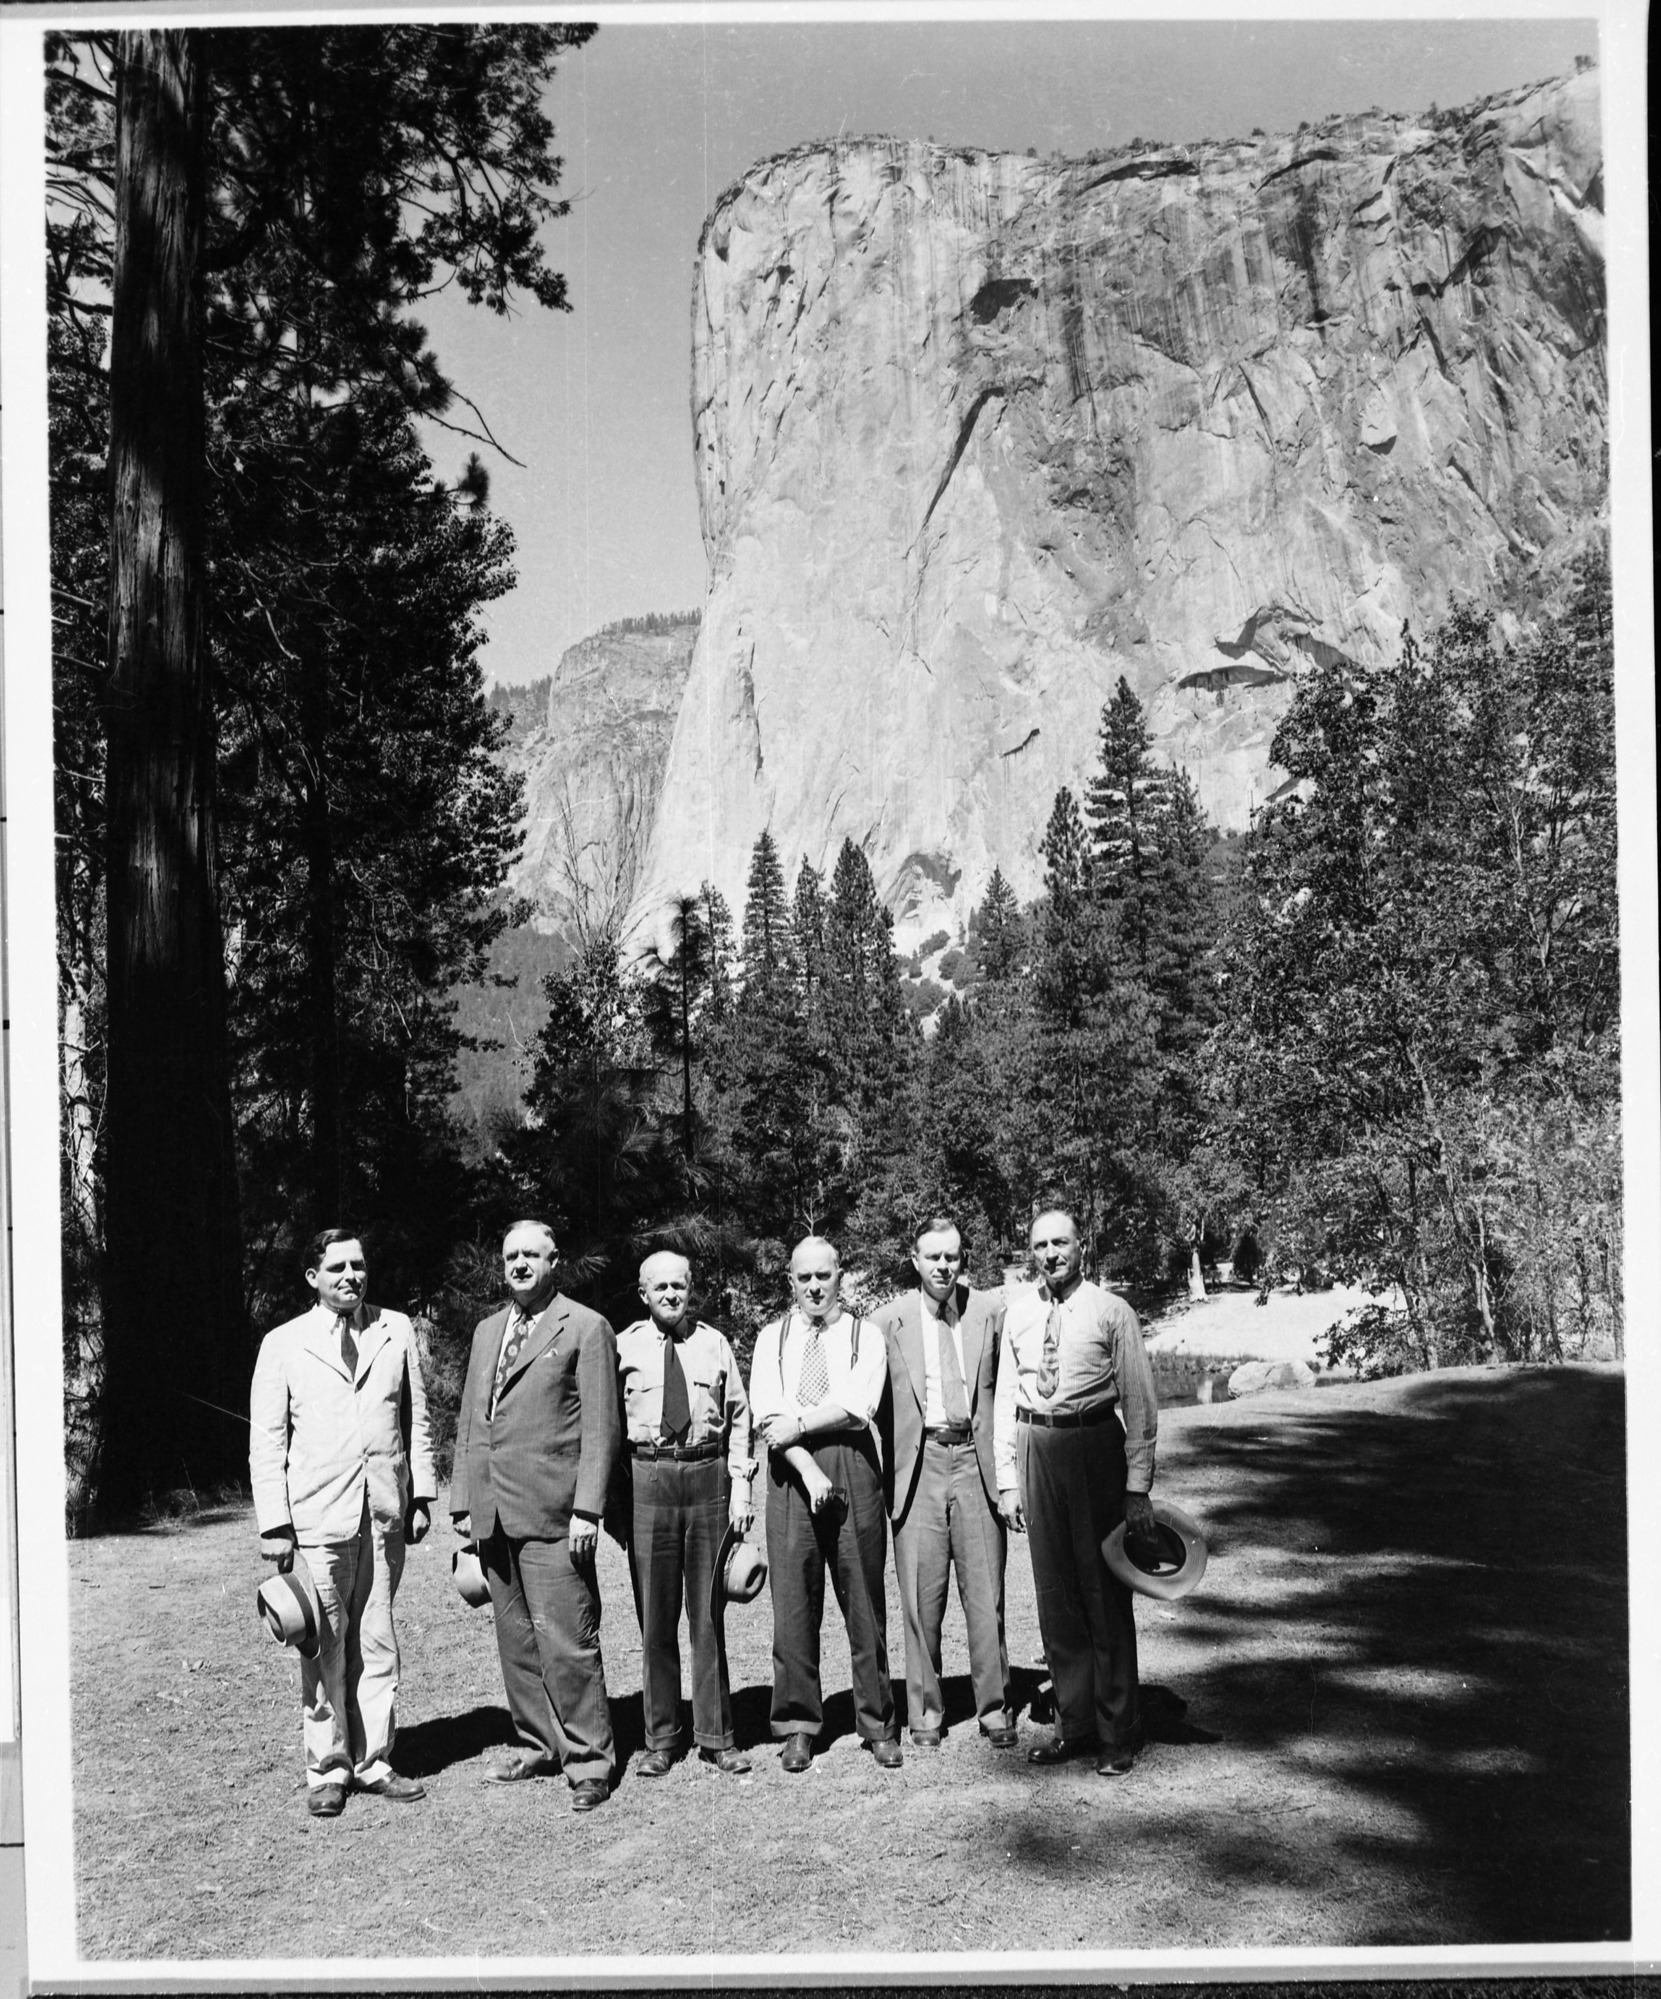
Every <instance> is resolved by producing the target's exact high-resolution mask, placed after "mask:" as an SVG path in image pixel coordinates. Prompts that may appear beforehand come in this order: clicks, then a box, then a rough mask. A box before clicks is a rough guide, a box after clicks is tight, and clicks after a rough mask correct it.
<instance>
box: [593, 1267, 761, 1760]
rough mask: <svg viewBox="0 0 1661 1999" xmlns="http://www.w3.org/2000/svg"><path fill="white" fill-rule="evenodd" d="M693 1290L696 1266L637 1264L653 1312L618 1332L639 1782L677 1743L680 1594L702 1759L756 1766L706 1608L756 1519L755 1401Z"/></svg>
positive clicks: (671, 1756) (722, 1644)
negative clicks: (729, 1550)
mask: <svg viewBox="0 0 1661 1999" xmlns="http://www.w3.org/2000/svg"><path fill="white" fill-rule="evenodd" d="M691 1295H692V1266H691V1265H690V1264H689V1263H688V1262H687V1260H686V1258H685V1257H684V1256H677V1255H675V1254H674V1252H673V1251H671V1250H659V1251H658V1253H657V1254H656V1255H655V1256H649V1257H647V1258H646V1260H645V1262H644V1263H642V1264H641V1266H640V1296H641V1301H642V1302H643V1303H644V1305H645V1307H646V1311H647V1317H645V1318H644V1319H637V1320H636V1321H635V1323H634V1324H633V1325H632V1326H625V1327H624V1329H623V1330H622V1332H620V1333H619V1334H618V1335H617V1368H618V1377H619V1381H620V1383H621V1389H622V1396H623V1421H624V1427H625V1430H626V1433H627V1437H628V1448H629V1455H630V1457H631V1459H632V1460H633V1463H632V1466H631V1470H632V1473H633V1479H632V1484H633V1488H634V1494H633V1521H632V1528H631V1532H630V1536H629V1575H630V1578H631V1580H632V1581H633V1583H634V1603H635V1609H636V1611H637V1613H638V1614H639V1617H640V1674H641V1702H642V1706H643V1708H644V1712H645V1721H646V1753H645V1755H644V1756H643V1757H642V1758H641V1759H640V1763H639V1765H638V1767H637V1774H638V1775H639V1776H642V1777H662V1776H666V1775H667V1774H668V1771H669V1769H670V1767H671V1765H672V1764H673V1763H674V1760H675V1752H676V1750H677V1749H678V1748H679V1746H680V1698H681V1655H680V1644H679V1632H680V1621H681V1601H682V1597H683V1595H684V1597H685V1601H686V1623H687V1635H688V1637H689V1639H690V1640H691V1647H692V1738H693V1740H694V1741H695V1742H696V1743H697V1745H698V1754H699V1757H700V1759H701V1760H702V1761H703V1762H705V1763H713V1764H714V1765H715V1767H716V1769H718V1770H720V1771H722V1772H724V1773H725V1774H726V1775H728V1776H732V1777H739V1776H742V1775H743V1774H744V1772H745V1771H747V1770H748V1769H749V1767H750V1759H749V1757H748V1756H746V1755H744V1754H743V1752H742V1751H741V1750H739V1749H738V1748H736V1747H735V1745H734V1742H733V1726H732V1685H731V1682H730V1680H729V1678H728V1674H727V1647H726V1636H725V1633H724V1632H723V1631H722V1630H721V1629H720V1628H719V1627H718V1625H717V1623H716V1619H715V1617H714V1615H713V1612H712V1608H711V1605H712V1602H713V1594H712V1591H713V1584H714V1579H715V1561H716V1557H717V1555H718V1553H719V1552H720V1547H721V1541H722V1537H723V1534H724V1532H725V1530H726V1527H727V1524H728V1522H729V1521H730V1522H731V1524H732V1525H733V1526H734V1527H735V1528H736V1529H737V1530H738V1532H739V1533H740V1534H744V1533H748V1531H749V1529H750V1525H751V1523H752V1522H753V1521H754V1519H755V1504H754V1501H753V1499H752V1498H751V1496H750V1480H751V1478H752V1477H753V1476H754V1474H755V1460H754V1459H753V1458H752V1457H751V1456H750V1405H749V1402H748V1400H747V1399H746V1397H745V1394H744V1382H743V1379H742V1377H741V1376H740V1374H739V1372H738V1362H737V1360H736V1359H735V1358H734V1355H733V1350H732V1348H731V1346H730V1345H729V1344H728V1341H727V1336H726V1334H725V1333H723V1332H722V1331H721V1330H720V1329H719V1327H716V1326H711V1325H708V1324H706V1323H705V1322H704V1321H703V1320H702V1319H700V1318H698V1317H697V1316H696V1315H695V1314H693V1313H692V1312H691V1311H690V1310H689V1309H688V1307H689V1303H690V1300H691Z"/></svg>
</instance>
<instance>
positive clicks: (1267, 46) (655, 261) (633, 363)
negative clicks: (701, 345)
mask: <svg viewBox="0 0 1661 1999" xmlns="http://www.w3.org/2000/svg"><path fill="white" fill-rule="evenodd" d="M1596 52H1597V29H1596V25H1595V23H1593V22H1592V21H1590V20H1561V21H1547V20H1528V21H1522V20H1464V21H1378V22H1367V21H1354V20H1349V21H1329V22H1267V21H1253V22H1245V21H1241V22H1233V23H1216V22H1204V23H1201V22H1195V23H1180V22H1171V21H1165V22H1121V21H1095V22H1005V23H986V24H971V23H963V22H957V23H938V22H936V23H915V22H886V21H879V22H872V23H867V24H861V25H833V24H823V25H809V24H801V25H796V24H788V23H773V24H759V23H757V24H751V23H745V24H741V25H726V24H711V25H685V26H653V25H648V24H645V23H637V22H624V23H617V24H611V25H607V26H605V27H603V28H602V29H601V30H600V32H599V34H598V35H597V36H596V37H595V39H594V40H593V41H592V42H591V43H590V44H589V45H588V47H587V48H586V49H584V50H581V51H579V52H577V53H576V54H574V55H571V56H569V57H567V59H566V61H565V62H564V64H563V65H562V67H561V71H560V74H559V76H558V77H557V79H556V80H555V82H554V84H553V86H552V89H551V92H550V100H549V110H550V114H551V116H552V117H553V120H554V124H555V130H556V135H557V138H556V144H557V147H558V150H559V151H560V153H561V154H562V155H563V157H564V160H565V173H564V179H563V184H562V191H563V192H564V193H565V194H566V195H567V196H568V197H569V198H570V200H571V202H572V211H571V214H570V215H569V216H568V217H567V218H566V219H565V220H564V221H562V222H558V223H554V224H552V225H550V227H549V230H548V241H549V246H550V250H551V254H552V257H553V261H554V263H555V266H556V268H558V269H560V270H563V271H564V272H565V273H566V276H567V278H568V280H569V283H570V287H571V296H572V303H573V307H574V310H573V311H572V312H570V313H569V314H564V313H549V312H545V311H543V310H542V309H541V308H540V307H534V306H532V307H529V308H527V309H525V310H522V311H520V312H519V313H517V314H516V315H515V316H514V317H513V318H511V319H508V320H505V321H504V320H501V319H497V318H495V317H494V316H493V315H490V314H488V313H485V312H482V311H479V310H476V309H470V308H468V307H467V306H466V305H465V304H462V303H460V302H459V301H452V300H450V299H448V298H446V299H441V300H437V301H433V302H431V303H430V305H429V308H428V311H427V314H426V323H427V326H428V329H429V332H430V333H431V335H432V339H433V344H434V345H435V346H436V348H437V350H438V353H439V356H440V358H441V360H442V361H443V362H444V364H445V365H446V366H447V368H448V369H449V370H450V372H451V374H452V375H453V376H454V378H455V379H456V382H457V384H458V386H459V387H461V388H462V389H464V390H465V391H466V392H467V393H468V394H469V395H470V396H471V397H472V398H473V399H474V401H475V402H477V403H478V404H479V406H480V408H481V409H482V410H483V412H484V414H485V415H486V417H487V418H488V420H489V423H490V426H491V429H492V430H493V431H494V433H495V435H496V436H497V437H498V438H499V439H500V440H501V441H502V443H503V444H504V445H505V446H506V447H507V449H508V450H510V451H511V452H512V453H513V454H514V456H515V457H516V458H519V459H521V460H523V469H521V467H519V466H516V465H512V464H509V463H506V462H505V461H504V460H502V459H501V458H500V457H498V456H496V455H495V454H493V453H489V452H486V453H485V457H486V459H487V462H488V463H489V464H490V467H491V480H492V486H491V497H492V503H493V505H494V506H495V508H496V510H497V511H498V512H499V513H500V514H502V515H503V516H504V517H505V518H506V519H507V520H508V521H510V522H511V523H512V525H513V528H514V531H515V533H516V535H517V537H518V543H519V551H518V569H519V587H518V588H517V590H515V591H514V592H513V593H512V595H511V596H509V597H507V598H505V599H504V600H502V602H500V603H498V604H495V605H492V606H490V607H489V610H488V613H487V623H488V629H489V632H490V642H489V645H488V647H487V649H486V652H485V655H484V665H485V668H486V671H487V672H488V673H489V674H490V676H491V677H492V678H493V679H495V680H498V681H503V682H514V681H523V680H532V679H535V678H537V677H538V676H539V675H541V674H545V673H548V672H550V671H551V670H552V669H553V667H554V665H555V664H556V663H557V661H558V659H559V655H560V653H561V652H562V651H563V650H564V649H565V647H566V646H568V645H570V644H572V643H573V642H574V641H575V640H577V639H579V638H581V637H583V636H584V635H585V634H586V633H588V632H591V631H593V630H595V629H596V628H597V627H598V626H600V625H602V624H605V623H607V622H609V621H610V620H612V619H614V618H621V617H628V616H634V615H639V614H640V613H643V612H646V611H672V610H690V609H693V608H696V607H697V606H698V605H699V604H700V603H701V602H702V598H703V591H704V557H703V544H702V540H701V538H700V536H699V533H698V518H697V504H696V499H695V496H694V490H693V481H692V442H691V439H692V425H691V413H690V395H691V295H692V291H691V288H692V272H693V263H694V257H695V253H696V250H697V243H698V232H699V230H700V228H701V227H702V225H703V220H704V217H705V216H706V215H707V214H708V212H709V208H710V205H711V203H712V202H713V201H714V199H715V197H716V196H717V195H718V194H719V193H720V192H721V190H722V189H723V188H724V187H726V186H727V185H728V184H729V183H730V182H732V181H734V180H736V179H737V178H738V177H739V176H740V175H741V174H742V173H743V172H744V171H745V169H746V168H748V167H749V166H751V165H753V164H754V163H755V162H756V161H757V160H760V159H764V158H765V157H766V156H767V155H768V154H770V153H777V152H782V151H784V150H785V149H786V148H788V147H790V146H794V145H798V144H800V143H802V142H803V141H805V140H811V139H822V138H831V137H834V136H836V135H837V134H838V133H841V134H843V135H844V136H846V137H853V136H856V135H858V134H861V133H876V132H881V133H888V134H892V135H894V136H897V137H906V138H909V137H932V138H935V139H938V140H940V141H941V142H942V143H950V144H954V145H974V146H987V147H992V148H997V149H1008V150H1013V151H1024V150H1025V149H1026V148H1027V147H1028V146H1033V147H1036V148H1037V150H1038V151H1039V152H1040V153H1050V152H1055V151H1060V152H1064V153H1075V152H1085V151H1087V150H1088V149H1089V148H1090V147H1092V146H1112V145H1122V144H1124V143H1125V142H1126V141H1127V140H1129V139H1131V138H1133V137H1140V138H1144V139H1150V140H1165V141H1168V142H1176V143H1180V142H1185V141H1191V140H1197V139H1207V138H1212V139H1228V138H1243V137H1245V136H1246V135H1247V134H1248V133H1249V132H1250V131H1251V129H1252V127H1253V126H1261V127H1262V128H1263V129H1264V130H1265V131H1267V132H1283V131H1291V130H1293V129H1295V128H1296V126H1297V125H1298V123H1299V122H1300V121H1301V120H1303V119H1309V120H1311V121H1312V122H1313V121H1315V120H1318V119H1321V118H1323V117H1325V116H1327V115H1328V114H1329V113H1331V112H1343V111H1358V110H1365V109H1367V108H1368V107H1369V106H1372V105H1378V106H1380V107H1381V108H1382V109H1384V110H1387V111H1422V110H1425V109H1427V108H1428V107H1429V106H1430V105H1431V104H1432V103H1437V104H1442V105H1448V104H1460V103H1464V102H1466V101H1468V100H1469V99H1471V98H1474V97H1480V96H1482V95H1484V94H1485V93H1487V92H1489V91H1493V90H1501V89H1506V88H1509V87H1510V86H1511V85H1513V84H1518V83H1526V82H1532V81H1535V80H1537V79H1539V78H1542V77H1547V76H1554V75H1560V74H1563V73H1564V72H1566V71H1568V70H1570V69H1572V68H1573V65H1574V58H1575V56H1576V55H1579V54H1587V55H1595V54H1596ZM467 449H468V447H467V445H466V444H465V443H464V441H463V440H461V439H459V438H455V437H451V436H446V435H445V434H444V433H442V432H429V450H430V451H431V452H432V455H433V457H434V459H435V461H436V463H437V465H438V467H439V469H440V471H441V472H445V473H453V472H454V471H456V470H459V468H460V465H461V462H462V460H463V458H464V456H465V453H466V450H467Z"/></svg>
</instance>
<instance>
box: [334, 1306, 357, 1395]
mask: <svg viewBox="0 0 1661 1999" xmlns="http://www.w3.org/2000/svg"><path fill="white" fill-rule="evenodd" d="M335 1323H336V1324H337V1325H338V1326H339V1327H340V1358H341V1361H342V1363H343V1364H344V1366H345V1368H346V1378H347V1380H348V1381H356V1380H357V1378H358V1343H357V1341H356V1340H355V1339H353V1337H352V1322H351V1320H350V1319H349V1318H347V1317H346V1315H345V1314H344V1313H342V1314H341V1316H340V1318H339V1319H338V1320H336V1322H335Z"/></svg>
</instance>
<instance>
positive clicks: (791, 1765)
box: [779, 1735, 813, 1776]
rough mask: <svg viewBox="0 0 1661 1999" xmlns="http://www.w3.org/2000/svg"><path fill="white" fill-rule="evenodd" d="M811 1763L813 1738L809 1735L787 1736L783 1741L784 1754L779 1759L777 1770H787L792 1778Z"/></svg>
mask: <svg viewBox="0 0 1661 1999" xmlns="http://www.w3.org/2000/svg"><path fill="white" fill-rule="evenodd" d="M812 1761H813V1737H812V1736H811V1735H787V1736H786V1737H785V1739H784V1753H783V1754H782V1755H781V1756H780V1757H779V1768H780V1769H781V1770H788V1771H789V1772H790V1773H791V1775H792V1776H794V1775H795V1774H796V1773H797V1772H798V1771H800V1770H805V1769H806V1768H807V1766H808V1765H809V1764H810V1763H811V1762H812Z"/></svg>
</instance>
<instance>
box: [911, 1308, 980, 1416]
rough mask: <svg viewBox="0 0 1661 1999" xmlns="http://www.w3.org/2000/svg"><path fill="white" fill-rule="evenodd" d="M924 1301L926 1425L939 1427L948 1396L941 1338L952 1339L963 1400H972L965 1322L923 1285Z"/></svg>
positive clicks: (924, 1411)
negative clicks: (965, 1358)
mask: <svg viewBox="0 0 1661 1999" xmlns="http://www.w3.org/2000/svg"><path fill="white" fill-rule="evenodd" d="M918 1296H919V1297H920V1298H921V1299H922V1301H923V1424H924V1427H925V1428H926V1429H930V1430H937V1429H939V1428H940V1426H941V1425H942V1424H943V1423H944V1422H945V1421H946V1395H945V1391H944V1389H942V1387H941V1386H940V1341H941V1339H942V1337H945V1338H947V1339H949V1340H950V1341H951V1343H952V1347H953V1349H954V1350H955V1352H956V1354H957V1376H958V1379H959V1380H960V1381H961V1382H962V1383H963V1399H964V1401H965V1402H967V1401H968V1399H969V1377H968V1375H967V1374H966V1373H965V1372H964V1369H963V1322H962V1320H961V1319H959V1318H958V1316H957V1314H956V1312H955V1311H953V1310H952V1309H951V1307H950V1306H949V1305H945V1306H943V1305H941V1304H940V1303H939V1302H938V1301H937V1300H936V1299H934V1298H931V1297H930V1296H929V1294H928V1293H927V1292H926V1291H924V1290H923V1289H922V1288H921V1287H919V1289H918Z"/></svg>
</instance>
